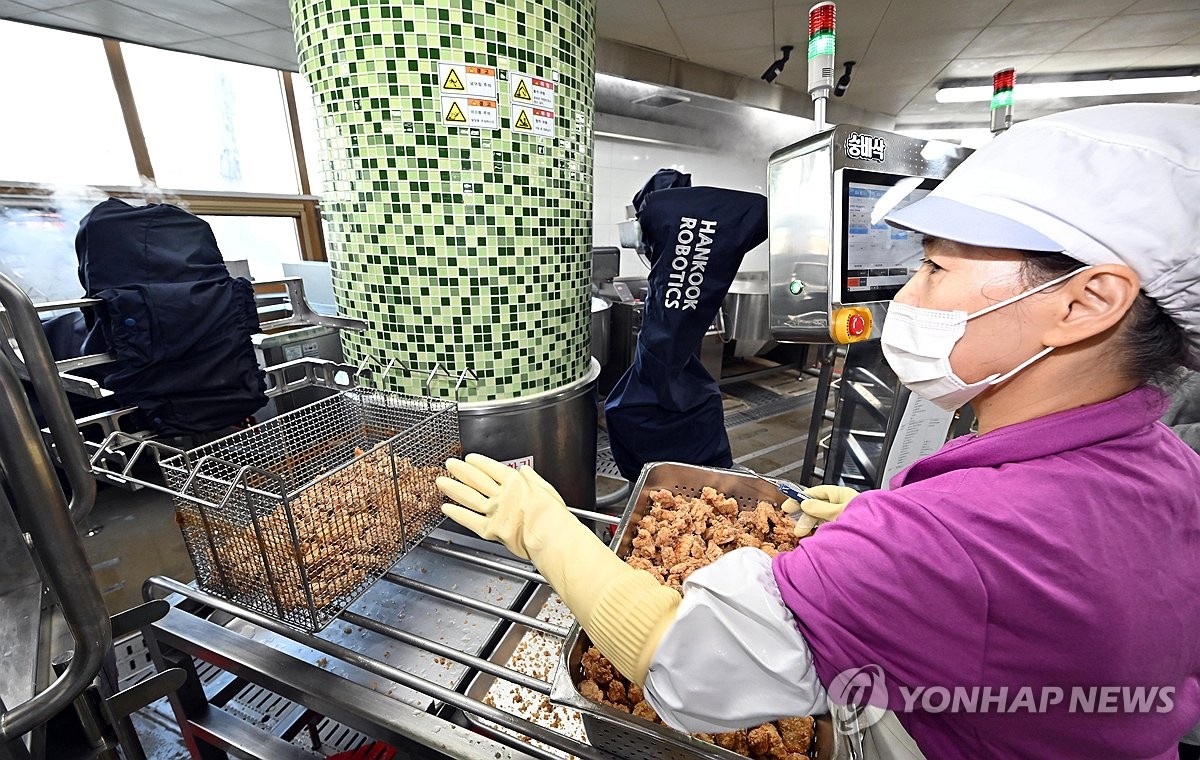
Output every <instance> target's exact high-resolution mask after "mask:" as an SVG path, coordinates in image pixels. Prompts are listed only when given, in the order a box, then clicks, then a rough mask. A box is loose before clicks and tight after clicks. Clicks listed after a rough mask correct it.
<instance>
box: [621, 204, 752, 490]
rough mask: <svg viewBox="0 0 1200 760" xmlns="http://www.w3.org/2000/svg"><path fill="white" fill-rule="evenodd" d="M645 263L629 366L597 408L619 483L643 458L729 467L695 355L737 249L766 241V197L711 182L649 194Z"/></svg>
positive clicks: (711, 387)
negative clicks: (638, 330)
mask: <svg viewBox="0 0 1200 760" xmlns="http://www.w3.org/2000/svg"><path fill="white" fill-rule="evenodd" d="M638 221H639V222H640V223H641V226H642V235H643V239H644V240H645V241H646V243H647V245H648V247H649V255H650V262H651V269H650V277H649V283H648V289H647V294H646V304H645V308H644V311H643V315H642V330H641V333H640V334H639V335H638V343H637V351H636V355H635V357H634V362H633V365H632V366H631V367H630V368H629V370H628V371H626V373H625V375H624V376H622V378H621V379H620V380H619V381H617V384H616V386H615V387H614V388H613V390H612V393H610V394H609V396H608V400H607V402H606V403H605V405H604V412H605V420H606V424H607V427H608V435H609V440H610V442H611V444H612V453H613V459H614V461H615V462H616V464H617V467H618V469H620V471H621V475H623V476H624V477H625V478H626V479H628V480H634V479H635V478H637V476H638V474H639V473H640V472H641V470H642V466H643V465H644V464H646V463H647V462H655V461H672V462H683V463H686V464H697V465H707V466H712V467H729V466H731V465H732V464H733V458H732V456H731V455H730V452H729V437H728V435H727V434H726V432H725V419H724V414H723V412H722V406H721V392H720V390H719V389H718V388H717V383H716V381H715V380H713V378H712V376H711V375H709V374H708V371H707V370H705V369H704V365H703V364H701V363H700V359H699V357H697V356H696V349H697V348H698V347H699V345H700V342H701V340H703V338H704V333H705V332H707V331H708V328H709V326H710V325H711V324H712V321H713V318H714V317H715V316H716V314H717V309H718V308H720V306H721V303H722V301H724V299H725V294H726V293H727V292H728V290H729V285H730V283H732V282H733V278H734V276H735V275H736V274H737V271H738V267H739V266H741V263H742V258H743V257H744V256H745V255H746V252H747V251H749V250H750V249H751V248H753V247H755V246H756V245H758V244H759V243H761V242H762V241H764V240H766V238H767V199H766V198H765V197H763V196H762V195H759V194H757V193H747V192H742V191H739V190H725V189H721V188H715V187H679V188H670V189H666V190H658V191H656V192H651V193H649V194H648V195H646V197H645V198H644V200H643V202H642V205H641V208H640V210H639V212H638Z"/></svg>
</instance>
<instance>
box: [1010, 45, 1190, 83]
mask: <svg viewBox="0 0 1200 760" xmlns="http://www.w3.org/2000/svg"><path fill="white" fill-rule="evenodd" d="M1170 49H1171V48H1170V47H1139V48H1126V49H1122V50H1094V51H1088V52H1083V53H1054V54H1053V55H1048V56H1046V57H1045V59H1043V60H1042V62H1041V63H1039V64H1037V65H1036V66H1031V67H1029V68H1028V69H1022V70H1018V77H1019V76H1020V72H1021V71H1027V72H1028V73H1030V74H1078V73H1082V72H1094V71H1117V70H1120V69H1126V68H1133V67H1140V66H1144V65H1145V64H1144V63H1143V62H1144V61H1145V60H1146V59H1147V58H1150V57H1151V56H1154V55H1156V54H1159V53H1163V52H1166V51H1168V50H1170Z"/></svg>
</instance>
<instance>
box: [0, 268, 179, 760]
mask: <svg viewBox="0 0 1200 760" xmlns="http://www.w3.org/2000/svg"><path fill="white" fill-rule="evenodd" d="M0 305H2V306H3V308H4V313H5V315H6V318H7V322H8V329H9V330H10V331H11V334H12V335H13V336H14V340H15V341H16V344H15V346H9V347H8V348H9V349H10V350H7V351H5V352H3V353H2V354H0V417H3V418H4V419H5V420H6V423H5V424H4V425H0V481H2V482H3V483H4V484H5V485H6V486H7V487H8V489H10V490H11V493H12V496H13V502H12V503H11V504H10V503H9V501H8V499H7V497H5V496H3V494H2V493H0V511H2V512H3V519H0V526H2V527H3V528H4V529H6V535H5V537H4V539H3V540H4V541H5V542H6V546H7V551H6V553H5V555H4V556H5V564H6V565H8V564H11V565H12V566H14V568H16V571H15V572H12V574H11V576H10V577H7V578H5V581H6V582H5V585H4V587H0V613H3V614H0V629H4V632H5V633H6V636H5V639H6V646H8V647H9V652H8V653H7V654H6V655H5V658H4V660H5V664H6V669H7V668H8V667H9V666H12V667H13V668H14V670H15V671H20V672H12V671H10V672H9V673H6V678H5V680H4V682H3V683H0V758H3V759H4V760H11V759H14V758H15V759H16V760H21V759H22V758H27V757H30V756H31V755H32V754H33V753H40V752H41V751H43V750H44V747H45V736H44V732H43V727H44V726H45V724H46V723H47V722H48V721H49V720H51V719H52V718H54V717H55V716H57V715H59V714H60V713H61V712H63V711H64V710H65V709H67V708H68V707H70V706H72V705H73V706H74V708H75V711H76V713H77V715H78V719H79V724H80V727H81V729H82V732H83V734H84V736H85V737H86V739H87V741H88V743H89V745H90V746H91V748H92V750H93V752H94V753H95V754H96V755H97V756H98V757H105V758H108V757H114V756H115V747H117V746H120V747H121V748H122V750H123V751H124V753H125V756H126V757H127V758H132V759H133V760H137V759H138V758H143V757H144V755H143V754H142V751H141V746H140V744H139V743H138V740H137V735H136V733H135V732H134V730H133V726H132V723H131V722H130V720H129V715H130V713H132V712H133V711H135V710H137V709H139V708H140V707H142V706H144V705H146V704H148V703H149V702H151V701H153V700H155V699H158V698H159V697H161V696H163V695H164V694H165V693H166V692H167V691H169V690H171V689H173V688H175V687H176V686H178V685H179V684H180V683H182V681H183V674H182V672H180V671H167V672H161V673H158V674H157V675H155V676H153V677H151V678H149V679H147V680H146V681H144V682H142V683H141V684H138V685H137V686H134V687H132V688H130V689H127V690H124V691H121V690H119V689H118V681H117V676H116V673H115V665H114V664H113V659H112V641H113V637H114V635H116V636H120V635H125V634H128V633H129V632H131V631H133V630H136V629H138V628H140V627H142V626H144V625H146V624H148V623H149V622H150V621H151V620H153V619H155V617H156V616H161V615H162V614H164V613H165V612H166V608H165V606H164V605H162V604H161V603H154V604H148V605H142V606H139V607H136V608H134V609H132V610H128V611H126V612H123V613H121V614H119V615H116V616H114V617H112V618H110V617H109V615H108V611H107V610H106V609H105V607H104V603H103V601H102V600H101V597H100V590H99V589H98V588H97V586H96V582H95V580H94V578H93V577H92V569H91V565H90V563H89V562H88V559H87V556H86V555H85V553H84V549H83V544H82V542H81V541H80V538H79V535H78V533H77V532H76V530H75V525H74V522H76V521H78V520H80V519H82V518H83V517H84V516H86V515H87V513H88V511H89V510H90V509H91V507H92V505H93V503H94V501H95V495H96V483H95V481H94V480H93V479H92V478H91V473H90V472H89V469H88V466H87V459H86V458H85V455H84V450H83V444H82V440H81V439H80V436H79V432H78V429H77V428H76V426H75V421H74V420H73V419H72V417H71V414H70V407H69V406H68V405H67V400H66V396H65V394H64V393H63V390H62V387H61V386H60V385H59V382H58V377H57V376H56V374H57V373H56V371H55V370H56V365H55V362H54V360H53V358H52V357H51V355H50V349H49V347H48V346H47V345H46V341H45V337H44V336H43V335H42V332H41V325H40V323H39V320H38V317H37V311H36V310H35V309H34V307H33V304H32V303H30V302H29V300H28V298H27V297H26V296H25V294H24V293H23V292H22V291H21V290H20V289H19V288H18V287H17V286H16V285H15V284H14V283H13V282H12V281H11V280H9V279H8V278H7V277H4V276H2V275H0ZM5 342H6V343H7V341H5ZM14 352H15V353H18V354H19V357H20V360H21V362H22V366H23V367H25V368H26V369H27V370H28V371H27V372H26V375H27V376H28V378H29V380H30V381H31V382H32V383H33V386H34V388H35V390H36V391H37V393H38V397H39V399H40V400H41V403H42V407H43V409H44V411H45V413H46V415H47V418H48V421H49V424H50V429H51V431H52V432H53V434H54V437H55V441H56V448H57V451H58V455H59V458H60V459H61V461H62V462H63V464H64V468H65V473H66V477H67V480H68V482H69V484H70V487H71V489H72V495H71V500H70V503H69V504H68V502H67V498H66V496H65V494H64V492H63V490H62V488H61V487H60V485H59V481H58V476H57V474H56V473H55V470H54V465H53V464H52V462H51V459H50V456H49V452H48V450H47V447H46V446H45V445H44V444H43V441H42V437H41V434H40V431H39V430H38V429H37V426H36V425H35V423H34V418H33V413H32V410H31V409H30V406H29V401H28V399H27V398H26V396H25V393H24V390H23V389H22V387H21V384H20V375H19V374H18V372H17V370H16V369H15V368H14V366H13V363H12V361H11V359H10V356H11V355H12V354H13V353H14ZM0 490H2V489H0ZM23 534H28V537H29V538H28V543H26V541H25V540H23V539H24V535H23ZM14 539H15V540H14ZM43 589H44V591H43ZM56 619H61V621H62V623H63V624H65V626H66V628H67V630H68V631H69V634H70V638H71V640H72V642H73V646H72V648H71V649H70V650H69V651H62V652H61V653H59V654H58V655H57V656H55V657H54V659H53V660H51V659H50V657H51V655H52V652H51V649H50V643H49V641H48V640H47V639H48V636H46V635H45V634H46V632H47V631H48V630H49V629H50V628H52V627H53V626H54V623H55V620H56ZM10 636H11V638H10ZM23 666H27V667H23ZM51 668H52V669H53V673H54V676H55V677H54V678H53V680H51V676H50V672H49V671H50V669H51ZM7 676H11V680H10V678H8V677H7ZM5 700H8V701H9V702H11V704H6V703H5ZM30 734H33V736H32V737H30V739H29V745H28V746H27V745H26V743H25V741H24V739H23V738H24V737H26V736H27V735H30Z"/></svg>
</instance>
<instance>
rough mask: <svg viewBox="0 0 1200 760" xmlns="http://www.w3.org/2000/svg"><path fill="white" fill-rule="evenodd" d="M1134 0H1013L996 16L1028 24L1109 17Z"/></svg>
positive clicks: (998, 20)
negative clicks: (1068, 0)
mask: <svg viewBox="0 0 1200 760" xmlns="http://www.w3.org/2000/svg"><path fill="white" fill-rule="evenodd" d="M1131 1H1132V0H1088V1H1087V2H1047V0H1013V1H1012V2H1011V3H1009V4H1008V7H1007V8H1005V9H1004V12H1003V13H1001V14H1000V15H999V16H997V17H996V20H995V22H994V23H997V24H1028V23H1032V22H1034V21H1067V20H1070V19H1078V18H1109V17H1111V16H1113V15H1115V14H1117V13H1120V12H1121V11H1123V10H1125V9H1126V8H1127V7H1128V6H1129V4H1130V2H1131Z"/></svg>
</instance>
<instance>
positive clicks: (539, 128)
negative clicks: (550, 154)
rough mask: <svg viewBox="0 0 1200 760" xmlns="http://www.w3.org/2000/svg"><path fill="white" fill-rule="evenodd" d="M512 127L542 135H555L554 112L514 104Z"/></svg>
mask: <svg viewBox="0 0 1200 760" xmlns="http://www.w3.org/2000/svg"><path fill="white" fill-rule="evenodd" d="M512 128H513V129H514V130H515V131H517V132H528V133H532V134H535V135H539V136H541V137H554V112H553V111H546V110H543V109H541V108H533V107H521V106H518V105H515V104H514V105H513V118H512Z"/></svg>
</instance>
